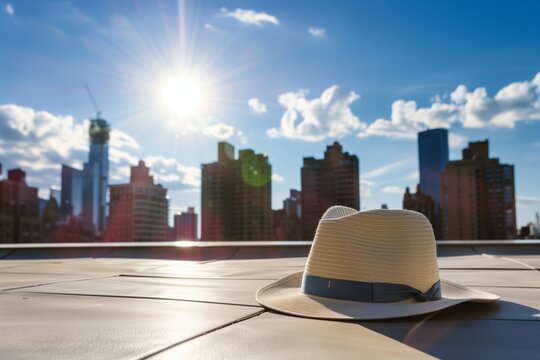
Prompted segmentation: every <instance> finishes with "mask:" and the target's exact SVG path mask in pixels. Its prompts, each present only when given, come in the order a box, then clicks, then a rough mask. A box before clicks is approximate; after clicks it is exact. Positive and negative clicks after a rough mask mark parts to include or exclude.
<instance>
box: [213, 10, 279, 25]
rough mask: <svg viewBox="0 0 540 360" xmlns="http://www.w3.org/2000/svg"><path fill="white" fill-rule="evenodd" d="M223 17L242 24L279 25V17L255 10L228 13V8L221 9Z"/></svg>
mask: <svg viewBox="0 0 540 360" xmlns="http://www.w3.org/2000/svg"><path fill="white" fill-rule="evenodd" d="M221 15H222V16H224V17H229V18H233V19H236V20H238V21H240V22H241V23H244V24H248V25H256V26H262V25H263V24H264V23H269V24H273V25H279V20H278V19H277V17H275V16H273V15H270V14H267V13H265V12H257V11H254V10H246V9H236V10H234V11H228V10H227V9H226V8H221Z"/></svg>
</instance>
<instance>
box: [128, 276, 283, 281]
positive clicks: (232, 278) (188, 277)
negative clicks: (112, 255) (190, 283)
mask: <svg viewBox="0 0 540 360" xmlns="http://www.w3.org/2000/svg"><path fill="white" fill-rule="evenodd" d="M118 277H119V278H120V277H126V278H150V279H179V280H226V281H228V280H244V281H245V280H261V281H276V280H279V279H280V278H271V279H270V278H264V279H263V278H235V277H223V276H221V277H210V276H207V277H193V276H159V275H142V274H141V275H131V274H119V275H118Z"/></svg>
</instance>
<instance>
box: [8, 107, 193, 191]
mask: <svg viewBox="0 0 540 360" xmlns="http://www.w3.org/2000/svg"><path fill="white" fill-rule="evenodd" d="M89 124H90V122H89V120H83V121H82V122H81V123H77V122H75V120H74V118H73V117H72V116H69V115H55V114H51V113H49V112H47V111H36V110H34V109H32V108H29V107H24V106H19V105H14V104H7V105H0V154H2V155H3V157H2V163H3V166H4V167H5V168H6V169H10V168H14V167H21V168H22V169H23V170H26V171H27V172H28V179H29V184H30V185H31V186H37V187H39V188H40V191H41V192H43V191H45V190H47V189H48V188H49V187H50V186H51V185H60V181H61V180H60V169H61V164H67V165H70V166H74V167H76V168H82V164H83V163H84V162H86V161H87V160H88V128H89ZM138 147H139V144H138V143H137V141H136V140H135V139H134V138H132V137H131V136H130V135H128V134H126V133H124V132H122V131H120V130H118V129H114V128H113V129H112V130H111V139H110V143H109V161H110V165H109V176H110V181H111V182H112V183H119V182H126V181H128V180H129V174H130V168H129V167H130V166H132V165H136V164H137V162H138V160H139V158H138V157H136V156H134V155H133V154H132V153H131V152H130V151H131V150H132V149H137V148H138ZM149 159H150V163H152V164H154V163H155V164H157V166H158V168H157V169H151V171H152V172H154V171H155V170H161V169H165V170H167V171H168V172H167V171H165V172H161V173H160V176H161V177H163V179H164V183H165V182H166V181H165V180H167V182H166V183H167V185H171V186H174V187H176V188H178V187H184V188H185V187H191V188H192V187H199V186H200V184H199V183H200V177H199V175H198V174H199V170H198V168H193V167H187V166H184V165H182V164H178V163H174V164H173V165H170V166H169V167H164V165H163V164H170V163H166V162H164V161H159V159H160V158H159V157H150V158H149ZM156 159H157V160H156ZM175 175H176V176H178V177H179V180H178V182H174V183H173V181H172V180H173V177H174V176H175ZM30 179H31V180H32V182H30Z"/></svg>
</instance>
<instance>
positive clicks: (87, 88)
mask: <svg viewBox="0 0 540 360" xmlns="http://www.w3.org/2000/svg"><path fill="white" fill-rule="evenodd" d="M84 87H85V88H86V92H87V93H88V96H89V97H90V100H91V101H92V105H94V110H96V119H99V117H100V115H101V110H99V106H98V104H97V102H96V99H94V95H92V90H90V87H89V86H88V85H87V84H85V85H84Z"/></svg>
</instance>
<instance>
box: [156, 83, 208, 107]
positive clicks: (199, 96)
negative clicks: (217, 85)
mask: <svg viewBox="0 0 540 360" xmlns="http://www.w3.org/2000/svg"><path fill="white" fill-rule="evenodd" d="M203 97H204V96H203V91H202V87H201V84H200V83H199V82H198V81H196V80H195V79H194V78H191V77H188V76H177V77H173V78H171V79H168V80H167V81H165V82H164V84H163V85H162V88H161V103H162V106H163V107H164V108H165V110H167V112H170V113H172V114H173V115H176V116H179V117H188V116H191V115H195V114H196V113H197V112H199V110H200V108H201V104H202V102H203Z"/></svg>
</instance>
